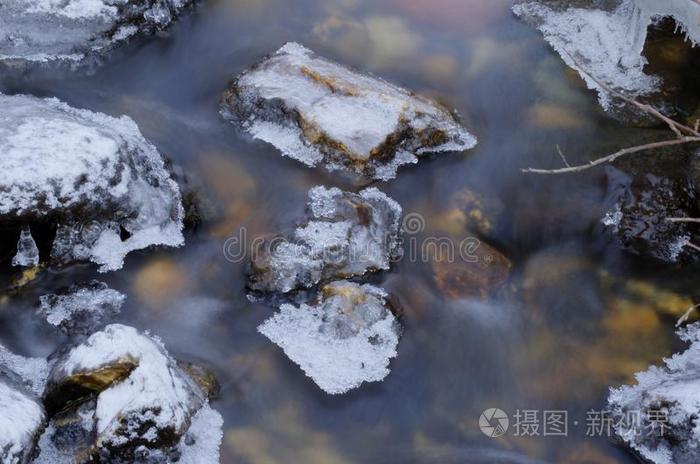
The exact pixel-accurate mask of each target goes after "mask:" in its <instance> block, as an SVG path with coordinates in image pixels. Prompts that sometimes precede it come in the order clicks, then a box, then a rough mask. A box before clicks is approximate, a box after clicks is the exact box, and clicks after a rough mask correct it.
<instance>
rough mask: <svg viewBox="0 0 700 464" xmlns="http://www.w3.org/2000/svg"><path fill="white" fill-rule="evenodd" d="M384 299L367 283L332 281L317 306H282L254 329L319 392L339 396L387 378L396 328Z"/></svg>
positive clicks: (377, 290) (395, 345)
mask: <svg viewBox="0 0 700 464" xmlns="http://www.w3.org/2000/svg"><path fill="white" fill-rule="evenodd" d="M386 298H387V294H386V293H385V292H384V291H383V290H382V289H380V288H377V287H374V286H372V285H362V286H360V285H358V284H356V283H353V282H348V281H340V282H333V283H331V284H329V285H326V286H325V287H324V288H323V291H322V296H321V301H320V302H318V304H316V305H313V306H309V305H306V304H302V305H301V306H300V307H295V306H293V305H290V304H283V305H282V306H281V307H280V311H279V312H278V313H277V314H275V315H274V316H272V317H271V318H270V319H268V320H267V321H265V322H264V323H263V324H262V325H260V327H258V331H259V332H260V333H261V334H263V335H265V336H266V337H267V338H269V339H270V340H271V341H272V342H274V343H275V344H277V345H278V346H279V347H280V348H282V349H283V350H284V353H285V354H286V355H287V356H288V357H289V359H291V360H292V361H293V362H295V363H296V364H298V365H299V366H300V367H301V368H302V370H303V371H304V372H305V373H306V375H308V376H309V377H311V378H312V379H313V381H314V382H316V384H317V385H318V386H319V387H320V388H321V389H322V390H323V391H325V392H327V393H330V394H339V393H345V392H347V391H349V390H351V389H353V388H357V387H358V386H360V384H362V383H363V382H378V381H381V380H383V379H384V378H385V377H386V376H387V375H388V374H389V361H390V360H391V358H394V357H395V356H396V354H397V353H396V347H397V345H398V343H399V331H400V326H399V324H398V322H397V320H396V318H395V317H394V315H393V314H392V313H391V311H390V310H389V309H388V308H387V303H386Z"/></svg>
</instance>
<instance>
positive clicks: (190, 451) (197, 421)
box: [177, 405, 224, 464]
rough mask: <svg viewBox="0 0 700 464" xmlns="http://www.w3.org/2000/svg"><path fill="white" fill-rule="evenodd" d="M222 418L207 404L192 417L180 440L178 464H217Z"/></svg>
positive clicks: (218, 460) (221, 434)
mask: <svg viewBox="0 0 700 464" xmlns="http://www.w3.org/2000/svg"><path fill="white" fill-rule="evenodd" d="M223 425H224V420H223V418H222V417H221V414H219V413H218V412H216V411H214V410H213V409H212V408H211V407H210V406H209V405H206V406H204V407H203V408H202V409H201V410H200V411H199V412H198V413H197V414H196V415H195V416H194V418H192V425H191V426H190V430H189V431H188V432H187V434H186V435H185V437H184V438H183V439H182V440H181V441H180V446H179V450H180V452H181V453H182V454H181V456H180V459H179V460H178V461H177V462H178V463H179V464H219V462H220V458H219V454H220V451H219V448H220V447H221V440H222V438H223V432H222V428H223Z"/></svg>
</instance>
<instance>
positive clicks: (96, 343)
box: [42, 324, 220, 463]
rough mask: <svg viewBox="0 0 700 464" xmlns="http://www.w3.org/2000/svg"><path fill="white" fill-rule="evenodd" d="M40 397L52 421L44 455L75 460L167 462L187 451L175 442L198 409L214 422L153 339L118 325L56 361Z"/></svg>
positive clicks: (209, 441) (203, 398) (209, 442)
mask: <svg viewBox="0 0 700 464" xmlns="http://www.w3.org/2000/svg"><path fill="white" fill-rule="evenodd" d="M44 399H45V404H46V408H47V411H48V413H49V415H50V416H51V418H52V421H51V426H50V430H49V431H48V432H47V434H48V435H49V437H44V438H43V439H42V442H43V443H44V444H45V445H46V451H44V450H43V449H42V454H43V453H44V452H45V453H47V454H46V456H48V457H55V456H78V457H79V459H78V461H79V462H110V463H119V462H168V461H171V460H175V457H176V456H178V455H179V454H180V453H184V452H185V451H187V450H180V441H181V439H182V438H183V437H185V436H186V434H187V432H188V430H190V429H191V426H193V425H194V424H196V423H198V422H195V417H196V416H197V414H198V413H200V412H201V413H202V414H204V415H206V416H207V417H205V418H204V419H201V420H205V421H206V422H208V423H210V424H211V423H215V422H219V423H220V417H218V419H217V418H216V417H212V416H213V415H214V416H215V415H216V414H215V413H214V414H212V412H208V411H205V412H203V411H204V409H206V407H207V395H206V393H205V392H204V391H202V389H201V388H200V387H199V386H198V384H197V382H196V381H195V380H194V379H192V378H191V377H190V376H189V375H188V374H187V373H186V372H185V371H184V370H183V369H182V368H180V367H179V366H178V364H177V363H176V362H175V360H174V359H173V358H172V357H170V355H169V354H168V353H167V352H166V351H165V348H164V347H163V345H162V344H161V343H160V341H159V340H158V339H156V338H153V337H150V336H148V335H143V334H140V333H138V331H137V330H136V329H134V328H132V327H127V326H124V325H117V324H115V325H110V326H107V327H106V328H105V329H104V330H102V331H101V332H97V333H95V334H93V335H91V336H90V337H89V338H88V339H87V340H86V341H85V342H83V343H81V344H79V345H77V346H75V347H73V348H72V349H70V350H68V351H66V352H65V353H63V354H62V355H60V356H59V357H58V358H57V359H56V360H55V363H54V365H53V367H52V369H51V372H50V375H49V379H48V384H47V388H46V394H45V396H44ZM200 425H201V424H200ZM200 428H201V427H200ZM196 431H197V429H195V430H194V431H193V432H196ZM211 433H212V434H213V438H211V437H204V438H202V440H203V443H202V445H203V446H205V447H211V446H213V445H215V444H216V443H218V441H217V439H216V437H217V436H220V432H218V433H219V435H217V431H216V430H212V431H211ZM49 440H50V443H49ZM219 440H220V438H219ZM187 443H190V445H192V439H191V438H190V439H188V440H186V443H184V444H185V445H186V446H190V445H188V444H187ZM192 446H193V445H192ZM212 453H213V452H212ZM210 454H211V453H210ZM211 455H213V454H211ZM45 459H47V460H46V461H45V462H50V460H48V459H49V458H45ZM58 462H60V460H59V461H58ZM201 462H204V461H201ZM214 462H217V461H214Z"/></svg>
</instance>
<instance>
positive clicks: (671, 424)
mask: <svg viewBox="0 0 700 464" xmlns="http://www.w3.org/2000/svg"><path fill="white" fill-rule="evenodd" d="M679 335H680V336H681V338H682V339H683V340H684V341H686V342H688V343H690V347H689V348H688V349H687V350H686V351H684V352H682V353H679V354H675V355H673V356H672V357H671V358H668V359H665V360H664V364H665V366H663V367H656V366H652V367H650V368H649V370H647V371H645V372H641V373H638V374H637V376H636V377H637V384H636V385H634V386H623V387H620V388H617V389H611V392H610V396H609V398H608V403H609V405H610V408H611V411H612V412H613V413H614V415H615V416H616V417H621V418H623V417H626V416H628V413H629V412H631V413H633V415H636V414H637V412H641V416H640V417H639V420H637V421H627V422H625V421H623V422H621V424H620V425H618V426H616V429H615V433H616V434H617V436H618V437H619V438H620V439H621V440H622V441H623V442H625V443H626V444H627V445H629V446H630V447H631V448H632V449H633V450H634V451H635V452H637V453H638V454H639V455H640V456H641V457H642V458H643V459H644V460H645V461H647V462H651V463H654V464H690V463H696V462H700V446H699V445H700V420H699V419H700V397H699V396H698V391H700V364H698V359H700V324H694V325H691V326H689V327H687V328H686V329H683V330H681V331H680V332H679ZM635 422H636V423H635ZM659 427H663V431H660V430H659Z"/></svg>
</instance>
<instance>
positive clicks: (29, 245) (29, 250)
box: [12, 226, 39, 267]
mask: <svg viewBox="0 0 700 464" xmlns="http://www.w3.org/2000/svg"><path fill="white" fill-rule="evenodd" d="M12 265H13V266H22V267H34V266H38V265H39V248H38V247H37V246H36V242H35V241H34V237H32V232H31V230H29V227H26V226H25V227H23V228H22V232H20V236H19V241H17V254H16V255H15V257H14V258H12Z"/></svg>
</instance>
